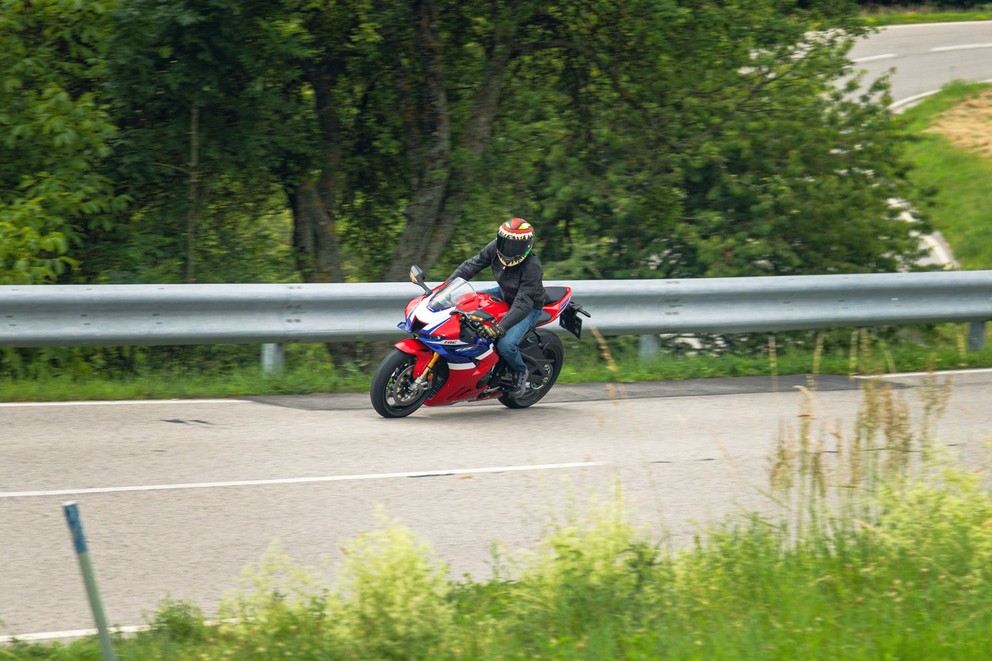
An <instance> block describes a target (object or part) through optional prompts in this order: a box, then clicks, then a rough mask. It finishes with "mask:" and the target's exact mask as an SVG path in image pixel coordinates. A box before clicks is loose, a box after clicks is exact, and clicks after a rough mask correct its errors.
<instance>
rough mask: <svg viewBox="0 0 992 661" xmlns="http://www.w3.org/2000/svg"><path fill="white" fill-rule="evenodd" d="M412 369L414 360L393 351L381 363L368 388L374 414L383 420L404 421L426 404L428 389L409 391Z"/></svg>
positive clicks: (414, 367)
mask: <svg viewBox="0 0 992 661" xmlns="http://www.w3.org/2000/svg"><path fill="white" fill-rule="evenodd" d="M416 367H417V357H416V356H415V355H413V354H409V353H406V352H403V351H400V350H399V349H393V350H392V352H390V354H389V355H388V356H386V357H385V358H384V359H383V361H382V362H381V363H380V364H379V368H378V369H377V370H376V371H375V376H373V377H372V386H371V387H370V388H369V397H370V398H371V400H372V408H374V409H375V412H376V413H378V414H379V415H381V416H382V417H384V418H405V417H406V416H408V415H410V414H411V413H413V412H414V411H416V410H417V409H419V408H420V406H421V405H422V404H423V403H424V402H425V401H426V400H427V395H428V393H429V392H430V386H429V385H428V386H427V387H425V388H424V389H423V390H420V391H417V390H416V389H414V388H413V382H414V380H415V379H416V378H417V375H416V374H414V370H415V369H416Z"/></svg>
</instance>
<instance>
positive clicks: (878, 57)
mask: <svg viewBox="0 0 992 661" xmlns="http://www.w3.org/2000/svg"><path fill="white" fill-rule="evenodd" d="M893 57H898V55H896V54H895V53H885V54H884V55H868V56H866V57H859V58H857V59H856V60H852V61H853V62H856V63H858V64H860V63H862V62H873V61H874V60H888V59H891V58H893Z"/></svg>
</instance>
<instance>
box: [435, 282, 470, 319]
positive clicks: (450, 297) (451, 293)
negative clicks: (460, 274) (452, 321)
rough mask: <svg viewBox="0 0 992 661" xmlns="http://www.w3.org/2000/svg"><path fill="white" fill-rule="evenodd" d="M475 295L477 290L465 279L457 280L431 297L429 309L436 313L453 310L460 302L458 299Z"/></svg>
mask: <svg viewBox="0 0 992 661" xmlns="http://www.w3.org/2000/svg"><path fill="white" fill-rule="evenodd" d="M473 293H475V290H474V289H472V285H470V284H469V283H468V282H467V281H466V280H464V279H463V278H455V279H454V280H452V281H451V282H449V283H448V284H446V285H445V286H444V287H442V288H441V289H439V290H438V291H437V292H435V293H434V295H433V296H431V300H430V302H429V303H427V307H429V308H430V309H431V310H432V311H434V312H439V311H441V310H446V309H448V308H453V307H455V304H456V303H457V302H458V299H460V298H461V297H462V296H464V295H465V294H473Z"/></svg>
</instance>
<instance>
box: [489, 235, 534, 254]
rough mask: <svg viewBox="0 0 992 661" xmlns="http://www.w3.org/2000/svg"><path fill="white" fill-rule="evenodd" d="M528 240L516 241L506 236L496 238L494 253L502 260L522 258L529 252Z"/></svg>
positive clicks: (529, 243)
mask: <svg viewBox="0 0 992 661" xmlns="http://www.w3.org/2000/svg"><path fill="white" fill-rule="evenodd" d="M530 245H531V242H530V239H529V238H526V239H518V238H511V237H508V236H502V235H500V236H497V237H496V252H497V253H499V255H500V256H501V257H503V258H504V259H516V258H518V257H523V256H524V255H526V254H527V253H528V252H529V251H530Z"/></svg>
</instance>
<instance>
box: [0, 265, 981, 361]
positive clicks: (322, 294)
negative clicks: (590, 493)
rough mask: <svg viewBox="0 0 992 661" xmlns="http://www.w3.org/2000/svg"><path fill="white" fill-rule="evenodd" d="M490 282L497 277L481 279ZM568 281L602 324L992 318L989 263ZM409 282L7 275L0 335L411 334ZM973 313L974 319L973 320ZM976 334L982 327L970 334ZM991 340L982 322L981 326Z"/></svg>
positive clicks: (215, 340)
mask: <svg viewBox="0 0 992 661" xmlns="http://www.w3.org/2000/svg"><path fill="white" fill-rule="evenodd" d="M477 284H478V286H480V287H483V286H491V285H493V284H494V283H491V282H478V283H477ZM546 284H548V285H554V284H565V285H569V286H571V287H572V288H573V290H574V298H575V300H576V301H578V302H580V303H581V304H582V305H583V306H584V307H585V308H586V309H587V310H589V311H590V312H591V313H592V315H593V317H592V319H591V320H588V321H587V322H586V323H588V324H594V325H595V326H596V327H597V328H598V329H599V330H600V332H602V333H603V334H604V335H648V334H659V333H747V332H772V331H785V330H800V329H811V328H830V327H846V326H852V327H860V326H880V325H901V324H914V323H931V322H933V323H936V322H978V323H980V324H982V322H985V321H987V320H989V319H992V271H953V272H927V273H892V274H855V275H810V276H778V277H750V278H699V279H680V280H610V281H597V280H578V281H571V282H558V281H548V282H547V283H546ZM418 293H419V290H418V289H417V288H416V287H415V286H414V285H412V284H410V283H399V282H396V283H366V284H244V285H230V284H225V285H31V286H0V346H3V347H43V346H84V345H91V346H101V345H102V346H111V345H161V344H244V343H272V344H283V343H296V342H340V341H351V340H356V339H374V338H378V339H386V338H391V337H397V338H398V337H402V335H403V334H402V333H401V332H400V331H399V330H398V329H397V328H396V324H397V322H399V321H400V320H401V317H402V313H403V306H404V305H405V303H406V302H407V301H408V300H409V299H410V298H412V297H413V296H416V295H417V294H418ZM974 326H975V324H973V328H974ZM972 334H973V335H975V334H976V333H975V332H974V331H973V333H972ZM981 335H982V342H984V326H983V327H982V333H981Z"/></svg>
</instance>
